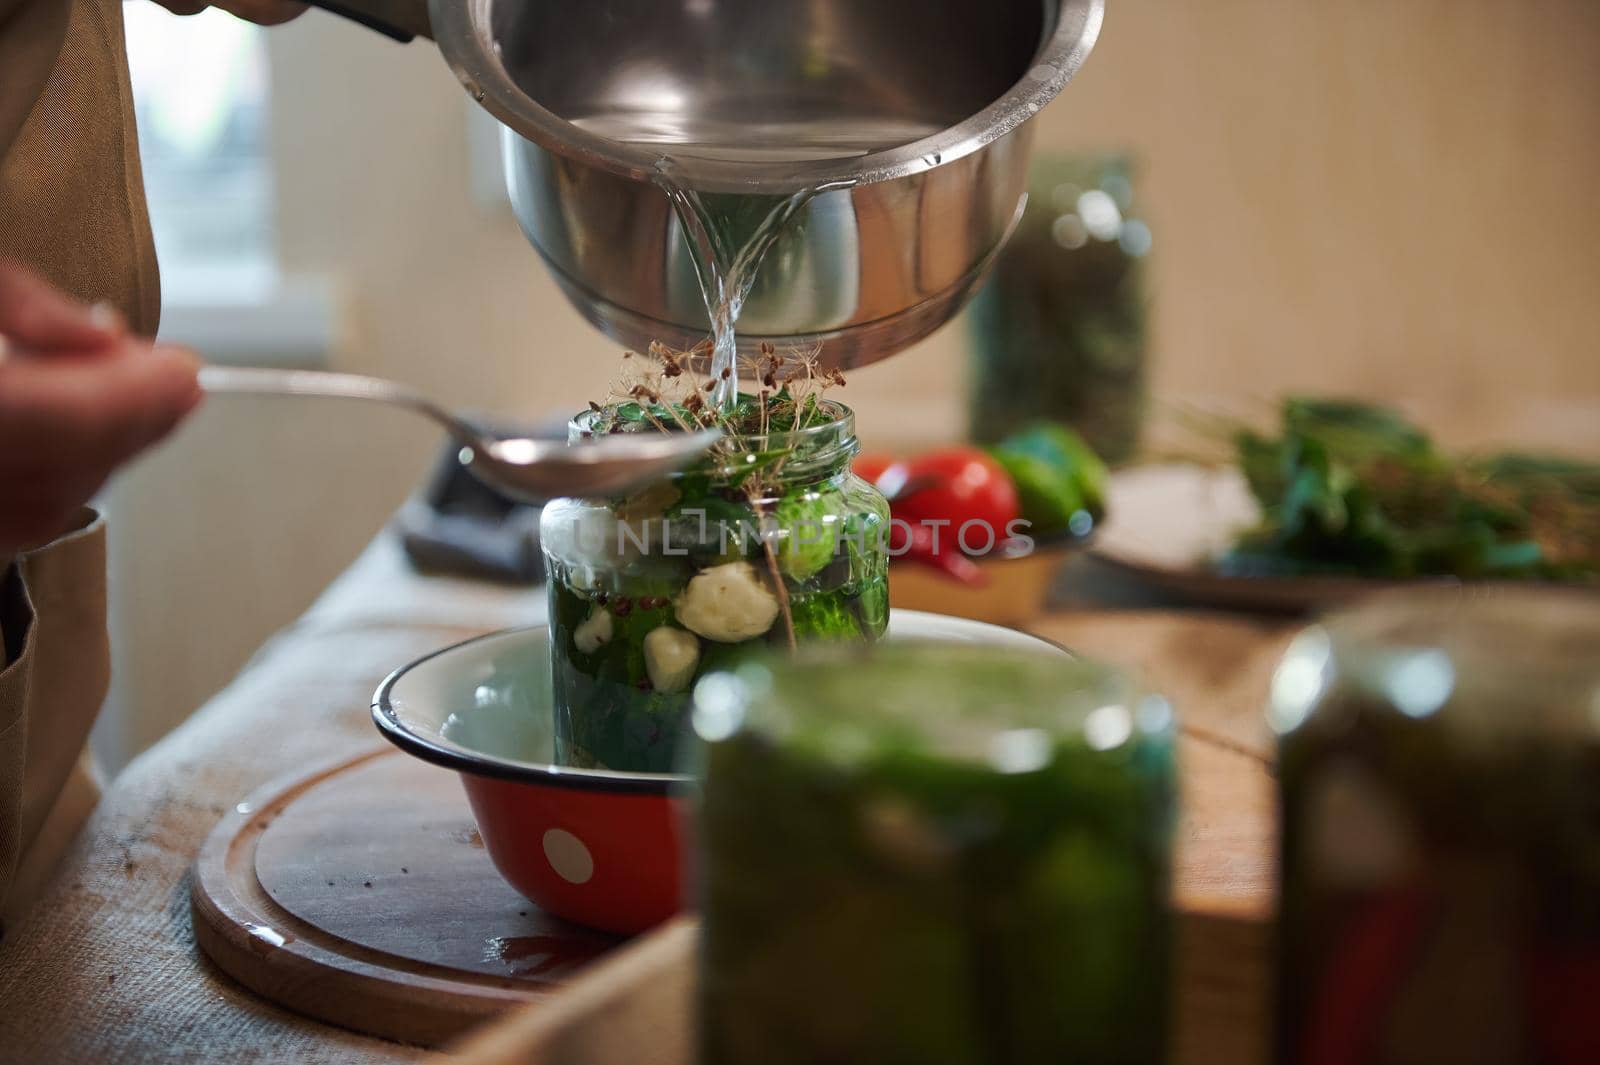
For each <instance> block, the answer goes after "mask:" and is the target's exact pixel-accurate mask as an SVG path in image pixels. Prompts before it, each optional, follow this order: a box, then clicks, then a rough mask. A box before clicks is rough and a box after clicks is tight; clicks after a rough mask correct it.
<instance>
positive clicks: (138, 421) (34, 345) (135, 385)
mask: <svg viewBox="0 0 1600 1065" xmlns="http://www.w3.org/2000/svg"><path fill="white" fill-rule="evenodd" d="M198 367H199V361H198V360H197V359H196V358H195V357H194V356H193V355H192V354H190V353H189V352H188V351H186V350H184V349H182V348H177V347H173V346H172V345H168V344H152V343H151V342H150V341H148V340H144V339H141V338H139V337H135V336H133V335H131V334H130V333H128V331H127V329H126V327H125V326H124V325H123V324H122V322H121V320H120V319H119V318H118V317H117V315H116V314H115V313H114V312H112V311H110V310H109V308H106V307H103V306H102V307H85V306H83V305H82V304H80V303H77V302H75V301H73V300H72V299H71V298H69V297H68V296H66V295H65V294H63V293H61V292H59V291H57V290H56V289H54V288H52V287H51V286H50V285H49V284H47V283H46V282H44V281H43V280H41V279H39V278H38V277H36V276H34V275H33V274H32V273H29V272H28V271H27V270H24V269H23V268H22V267H20V266H17V265H16V264H14V263H9V262H6V261H5V260H0V567H3V566H4V565H5V560H6V559H7V558H8V557H9V556H11V555H13V554H15V553H16V552H18V551H21V550H24V549H26V548H30V547H36V546H38V545H40V544H43V543H47V542H49V541H50V540H51V539H53V538H55V537H56V536H59V535H60V534H61V533H63V532H65V531H66V530H67V529H68V528H69V527H70V525H71V523H72V521H73V520H74V518H75V517H76V516H77V514H78V510H79V508H80V507H81V506H82V505H83V504H85V503H87V502H88V501H89V499H90V497H92V496H93V495H94V494H95V492H97V491H98V490H99V489H100V486H101V485H102V484H104V483H105V482H106V479H107V478H108V477H110V476H111V474H112V472H113V471H114V470H116V468H117V467H118V466H120V465H122V464H123V463H124V462H126V461H128V460H129V459H131V458H133V457H134V456H135V455H137V454H138V453H139V452H141V451H143V450H144V449H145V448H147V447H149V446H150V445H151V444H153V443H155V442H156V441H157V440H159V439H161V438H162V437H163V436H165V435H167V433H168V432H170V431H171V429H172V428H173V426H175V425H177V424H178V422H179V421H180V420H181V419H182V418H183V416H184V415H185V414H187V413H188V412H189V411H190V410H191V409H192V408H193V407H194V406H195V404H196V403H198V402H199V401H200V386H199V382H198V381H197V380H196V377H195V374H196V370H197V369H198Z"/></svg>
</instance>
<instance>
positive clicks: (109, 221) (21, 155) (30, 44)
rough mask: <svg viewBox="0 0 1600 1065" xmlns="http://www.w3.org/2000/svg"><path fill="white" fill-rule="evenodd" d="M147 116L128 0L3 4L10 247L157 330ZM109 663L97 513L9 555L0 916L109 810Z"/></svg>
mask: <svg viewBox="0 0 1600 1065" xmlns="http://www.w3.org/2000/svg"><path fill="white" fill-rule="evenodd" d="M132 116H133V109H132V99H131V97H130V94H129V90H128V64H127V58H126V55H125V54H124V50H123V36H122V3H121V0H0V256H4V257H8V258H12V259H15V260H17V261H20V262H23V263H25V264H27V265H28V266H31V267H32V268H33V269H35V270H37V271H38V272H39V273H41V274H43V275H44V276H45V277H47V278H49V279H50V280H51V281H53V282H55V283H56V284H57V285H59V286H61V287H62V288H64V289H66V290H67V291H68V292H71V293H73V294H74V295H76V296H78V297H79V298H80V299H83V300H88V301H99V300H105V301H109V302H110V303H112V304H113V305H114V306H116V307H118V308H119V309H121V310H122V312H123V313H124V314H125V315H126V316H127V318H128V321H129V322H130V323H131V324H132V325H133V326H134V327H135V328H136V329H138V330H140V331H141V332H144V333H147V334H150V333H154V331H155V327H156V321H157V318H158V315H159V310H160V302H161V294H160V286H159V283H158V281H157V275H156V260H155V249H154V247H153V245H152V244H151V239H150V224H149V220H148V219H147V217H146V215H145V208H144V185H143V179H142V177H141V175H140V172H139V156H138V143H137V140H136V138H135V130H134V125H133V117H132ZM4 505H5V500H4V498H0V506H4ZM109 658H110V656H109V651H108V647H107V640H106V623H105V530H104V527H103V525H102V523H101V522H100V521H99V519H98V518H97V517H95V516H94V515H93V514H86V515H85V518H84V522H83V525H82V527H81V528H80V529H79V530H78V531H77V532H75V533H72V534H69V535H68V536H65V537H63V538H61V539H60V540H58V541H56V542H55V543H54V544H51V545H49V546H48V547H45V548H43V549H41V550H39V551H36V552H32V553H30V554H26V555H23V556H22V557H21V558H19V559H17V560H16V563H15V565H8V564H7V560H6V559H4V558H0V921H3V920H4V919H5V918H6V917H11V918H12V919H15V917H16V915H17V914H19V913H20V912H21V910H22V908H23V907H24V906H25V905H26V903H27V901H28V898H29V896H31V894H32V893H33V891H34V890H35V889H36V888H37V886H38V885H39V884H40V882H41V881H42V880H43V879H44V877H45V875H46V874H47V873H48V871H49V869H50V866H51V865H52V864H54V861H55V858H56V856H57V855H58V854H59V853H60V852H61V850H62V849H63V848H64V847H65V845H66V844H67V842H68V841H69V840H70V839H71V837H72V835H73V833H74V832H75V831H76V830H77V827H78V826H79V825H80V824H81V823H82V821H83V818H84V817H85V816H87V814H88V812H89V810H90V809H91V808H92V807H93V805H94V801H95V797H96V795H97V789H96V787H95V784H94V781H93V778H92V775H91V773H90V772H89V771H88V768H87V766H88V762H87V759H85V758H84V757H82V752H83V749H84V743H85V741H86V739H87V737H88V734H89V727H90V726H91V725H92V724H93V723H94V718H95V715H96V713H98V711H99V709H100V704H101V702H102V701H103V700H104V698H105V694H106V687H107V680H108V676H109ZM0 949H3V948H0Z"/></svg>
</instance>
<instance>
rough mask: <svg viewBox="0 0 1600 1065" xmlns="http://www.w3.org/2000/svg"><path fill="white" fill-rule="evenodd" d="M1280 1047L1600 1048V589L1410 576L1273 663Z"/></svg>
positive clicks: (1404, 1056)
mask: <svg viewBox="0 0 1600 1065" xmlns="http://www.w3.org/2000/svg"><path fill="white" fill-rule="evenodd" d="M1269 715H1270V720H1271V723H1272V726H1273V728H1274V729H1275V730H1276V731H1277V733H1278V734H1279V788H1280V803H1281V810H1282V817H1283V857H1282V874H1281V875H1282V885H1281V889H1282V919H1281V930H1280V958H1279V966H1278V989H1279V994H1278V1031H1277V1044H1278V1054H1277V1060H1278V1061H1279V1062H1282V1063H1284V1065H1288V1063H1290V1062H1294V1063H1297V1065H1321V1063H1325V1062H1326V1063H1332V1062H1350V1061H1360V1062H1370V1063H1372V1065H1401V1063H1406V1062H1417V1061H1439V1062H1446V1061H1447V1062H1452V1063H1462V1065H1471V1063H1475V1062H1493V1063H1497V1065H1498V1063H1504V1062H1528V1063H1552V1065H1565V1063H1568V1062H1580V1061H1582V1062H1593V1061H1600V1013H1597V1012H1596V1011H1595V1009H1594V1004H1593V997H1594V993H1595V991H1596V990H1597V989H1600V603H1596V602H1595V601H1594V600H1593V599H1592V598H1591V597H1589V596H1586V595H1583V594H1579V593H1566V594H1561V593H1557V592H1553V591H1546V592H1535V591H1505V592H1500V591H1496V592H1487V593H1486V592H1475V591H1467V590H1462V589H1455V590H1452V591H1445V592H1439V593H1435V594H1417V593H1408V594H1406V595H1401V596H1396V597H1391V598H1384V599H1376V600H1373V601H1371V602H1370V603H1369V604H1367V605H1364V606H1362V607H1359V608H1356V609H1354V610H1352V611H1350V612H1348V613H1345V614H1340V615H1336V616H1334V617H1332V618H1330V619H1329V620H1328V621H1326V622H1325V623H1323V624H1322V625H1319V626H1316V627H1313V628H1311V629H1308V630H1306V632H1304V633H1302V634H1301V635H1300V636H1299V637H1298V638H1297V639H1296V640H1295V642H1294V643H1293V644H1292V645H1291V647H1290V649H1289V651H1288V652H1287V654H1286V655H1285V657H1284V659H1283V661H1282V663H1281V664H1280V665H1279V667H1278V669H1277V672H1276V674H1275V675H1274V679H1273V682H1272V695H1271V701H1270V704H1269Z"/></svg>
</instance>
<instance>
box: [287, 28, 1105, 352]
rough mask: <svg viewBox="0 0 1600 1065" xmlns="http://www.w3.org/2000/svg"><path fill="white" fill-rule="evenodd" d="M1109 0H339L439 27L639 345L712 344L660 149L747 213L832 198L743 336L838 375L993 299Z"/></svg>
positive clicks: (567, 243)
mask: <svg viewBox="0 0 1600 1065" xmlns="http://www.w3.org/2000/svg"><path fill="white" fill-rule="evenodd" d="M1103 4H1104V0H916V2H912V0H582V2H568V3H554V2H537V0H431V2H428V3H427V4H426V11H424V3H423V0H348V2H346V3H343V4H334V3H321V4H319V6H323V7H328V8H329V9H331V10H337V11H339V12H340V13H342V14H345V15H348V16H351V17H355V18H357V19H358V20H360V21H363V22H365V23H367V24H368V25H371V26H374V27H375V28H378V29H380V30H382V31H383V32H387V33H390V34H391V35H393V36H396V37H398V38H400V39H409V38H410V36H411V35H415V34H431V36H432V37H433V38H434V39H435V40H436V41H437V42H438V45H439V49H440V51H441V52H442V53H443V54H444V57H445V59H446V61H447V62H448V63H449V64H450V66H451V68H452V69H453V70H454V71H455V72H456V75H457V77H458V78H459V79H460V81H461V83H462V84H463V85H464V86H465V87H466V89H467V91H468V92H469V93H471V94H472V96H473V97H474V98H475V99H476V100H478V102H480V103H481V104H482V105H483V106H484V107H485V108H487V109H488V110H489V111H490V112H491V113H493V114H494V115H495V117H496V118H498V119H499V120H500V121H501V122H502V123H504V125H505V128H506V132H505V148H506V153H505V158H506V180H507V183H508V186H509V189H510V193H511V201H512V204H513V205H514V206H515V209H516V214H517V219H518V221H519V222H520V223H521V225H522V229H523V231H524V232H525V233H526V234H527V236H528V239H529V240H530V241H531V242H532V243H533V246H534V247H535V248H536V249H537V250H538V251H539V253H540V255H542V256H543V257H544V260H545V263H546V264H547V265H548V266H549V268H550V271H551V273H552V274H554V276H555V277H556V279H557V280H558V281H559V282H560V284H561V287H562V289H563V291H565V292H566V294H567V297H568V298H569V299H570V300H571V301H572V303H573V305H574V306H575V307H576V308H577V309H578V310H579V311H580V312H582V313H583V314H584V316H585V317H586V318H588V319H589V321H591V322H593V323H594V324H595V325H596V326H598V327H599V328H600V329H601V330H603V331H604V332H605V333H606V334H607V335H609V336H611V337H613V338H615V339H616V340H618V341H620V342H622V343H623V344H626V345H630V346H633V347H643V346H644V345H646V344H648V343H649V342H650V341H651V340H655V339H659V340H662V341H665V342H667V343H670V344H674V345H676V346H680V347H687V346H689V345H691V344H692V343H694V342H695V341H696V340H698V339H700V338H701V337H703V336H704V335H705V333H706V330H707V328H708V320H707V317H706V312H705V307H704V304H703V302H702V300H701V295H700V289H699V287H698V284H697V281H696V278H695V273H694V270H693V267H692V264H691V261H690V259H689V246H688V243H687V242H686V241H685V239H684V235H683V233H682V231H681V228H680V226H679V223H678V220H677V218H676V216H675V214H674V212H673V209H672V206H671V203H670V201H669V200H668V198H667V196H666V194H665V193H664V192H663V191H662V189H661V187H660V185H659V183H658V182H659V179H660V178H661V171H660V169H659V167H660V164H661V161H662V158H663V156H665V155H669V154H670V155H671V156H672V158H673V166H672V175H673V179H674V180H675V181H677V182H678V183H679V184H681V185H683V186H684V187H686V188H689V189H692V190H694V191H696V192H698V193H702V194H706V195H707V198H708V199H710V200H712V201H713V202H714V203H715V205H716V207H717V209H718V210H719V211H720V212H721V213H723V214H724V215H726V216H728V217H732V218H734V219H740V218H749V219H752V220H755V219H759V218H760V217H761V216H763V215H764V214H765V213H766V209H767V208H768V207H769V206H773V205H776V204H777V203H778V202H779V201H780V200H782V199H784V198H786V197H788V196H790V195H792V194H794V193H796V192H798V191H800V190H802V189H806V188H814V187H818V186H833V187H832V188H830V190H829V191H824V192H821V193H819V194H818V195H816V196H815V197H814V198H812V199H811V200H810V201H809V203H808V204H807V205H806V206H805V207H803V208H802V209H801V210H800V213H799V214H798V215H797V217H796V220H795V222H794V223H792V224H791V225H790V226H789V227H787V229H786V230H785V231H784V234H783V235H782V236H781V237H780V238H779V239H778V241H777V243H776V245H775V246H774V247H773V249H772V250H771V251H770V252H769V254H768V255H767V258H766V260H765V261H764V263H763V265H762V267H761V269H760V271H759V272H758V273H757V275H756V281H755V286H754V288H753V290H752V292H751V294H750V296H749V298H748V299H747V300H746V302H745V307H744V313H743V316H742V317H741V318H740V320H739V338H740V346H741V347H754V345H756V344H758V343H760V342H761V341H763V340H769V341H772V342H774V343H776V344H778V345H780V346H784V345H792V344H793V345H801V344H809V343H812V342H816V341H821V342H822V343H823V355H824V360H825V361H826V362H828V363H829V364H832V365H839V366H846V367H848V366H855V365H861V364H864V363H868V362H872V361H874V360H876V359H880V358H883V357H884V356H886V355H890V354H892V353H894V352H896V351H899V350H900V349H902V348H904V347H906V346H907V345H909V344H912V343H914V342H915V341H917V340H920V339H921V338H922V337H924V336H926V335H927V334H929V333H931V332H932V331H933V330H935V329H937V328H938V327H939V326H940V325H943V324H944V323H945V322H946V321H948V320H949V319H950V317H951V316H953V315H954V314H955V313H956V311H957V310H959V309H960V308H961V306H962V304H963V303H964V302H965V301H966V299H967V297H968V296H969V295H970V294H971V293H972V292H973V290H974V289H975V288H976V286H977V284H978V282H979V281H980V280H981V279H982V277H983V274H984V271H985V270H986V269H987V268H988V266H989V264H990V262H991V261H992V259H993V258H994V255H995V253H996V252H997V251H998V250H999V248H1000V246H1001V245H1002V244H1003V243H1004V242H1005V239H1006V237H1007V235H1008V234H1009V233H1010V231H1011V228H1012V227H1013V226H1014V225H1015V224H1016V222H1017V220H1018V219H1019V218H1020V216H1021V210H1022V205H1023V202H1024V200H1025V191H1024V190H1025V177H1026V170H1027V161H1028V154H1029V146H1030V141H1031V129H1030V127H1029V125H1028V119H1030V118H1031V117H1033V115H1035V114H1036V113H1038V111H1039V110H1040V109H1042V108H1043V107H1044V106H1045V104H1047V103H1049V102H1050V100H1051V99H1053V98H1054V97H1055V95H1056V93H1058V92H1060V91H1061V88H1062V86H1064V85H1065V84H1066V83H1067V81H1068V79H1070V78H1071V77H1072V75H1073V74H1074V73H1076V71H1077V69H1078V67H1079V66H1080V65H1082V63H1083V60H1084V59H1085V57H1086V56H1087V55H1088V53H1089V50H1090V49H1091V48H1092V47H1093V45H1094V42H1095V39H1096V37H1097V35H1098V34H1099V30H1100V23H1101V18H1102V14H1103ZM607 134H612V135H609V136H608V135H607ZM619 137H620V138H621V139H619ZM752 224H753V221H752ZM735 228H737V223H736V224H735ZM736 237H737V233H735V238H736Z"/></svg>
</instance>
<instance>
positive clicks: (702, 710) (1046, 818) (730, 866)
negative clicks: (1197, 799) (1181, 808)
mask: <svg viewBox="0 0 1600 1065" xmlns="http://www.w3.org/2000/svg"><path fill="white" fill-rule="evenodd" d="M694 727H695V731H696V733H697V734H698V736H699V737H700V739H701V740H702V741H703V744H702V748H701V750H702V757H703V759H704V765H703V767H702V782H701V792H702V793H701V798H700V801H699V820H698V825H697V828H696V838H697V840H698V843H699V848H700V852H699V857H698V859H697V867H698V869H699V875H700V877H701V886H700V903H701V913H702V933H701V955H700V965H701V970H700V979H699V983H698V986H699V989H700V995H701V999H700V1022H699V1023H700V1030H701V1037H700V1045H701V1058H700V1061H701V1062H702V1063H703V1065H735V1063H745V1062H762V1063H764V1065H784V1063H789V1062H794V1063H800V1062H823V1061H861V1062H874V1063H876V1065H900V1063H904V1065H944V1063H951V1065H956V1063H960V1065H967V1063H972V1065H976V1063H980V1062H1067V1061H1085V1062H1089V1061H1092V1062H1099V1063H1105V1065H1122V1063H1127V1065H1134V1063H1140V1065H1145V1063H1155V1062H1161V1061H1164V1060H1166V1058H1165V1048H1166V1044H1167V1032H1168V994H1169V993H1168V980H1169V968H1170V955H1171V946H1170V937H1171V919H1170V917H1169V912H1168V905H1167V900H1168V894H1169V886H1170V883H1169V882H1170V838H1171V831H1172V825H1173V817H1174V808H1175V797H1174V796H1175V775H1174V764H1173V715H1172V712H1171V710H1170V708H1169V707H1168V705H1167V703H1166V702H1165V701H1164V700H1162V699H1161V698H1160V697H1158V696H1155V695H1151V694H1149V693H1147V692H1144V691H1141V690H1140V689H1139V688H1138V687H1137V686H1136V685H1135V684H1134V683H1132V682H1131V681H1130V680H1129V679H1128V678H1127V677H1126V676H1125V675H1124V674H1122V673H1120V672H1118V671H1116V670H1114V669H1111V668H1109V667H1106V666H1101V665H1098V664H1095V663H1091V662H1088V661H1085V660H1082V659H1076V658H1072V657H1069V656H1067V655H1065V654H1059V653H1058V654H1044V653H1040V652H1038V651H1026V650H1018V649H1013V648H1003V647H985V646H976V645H973V644H970V643H947V642H917V641H911V642H900V643H883V644H880V645H878V646H877V647H875V648H872V649H870V650H863V649H848V648H813V649H810V650H809V651H807V652H804V653H802V654H800V655H796V656H793V657H791V658H789V659H787V660H784V661H777V662H772V663H755V664H746V665H744V666H741V667H740V668H739V669H738V670H737V671H736V672H734V673H732V674H726V673H725V674H720V675H715V676H710V677H707V678H706V679H705V680H703V681H702V682H701V683H700V684H699V686H698V687H697V689H696V692H695V709H694Z"/></svg>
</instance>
